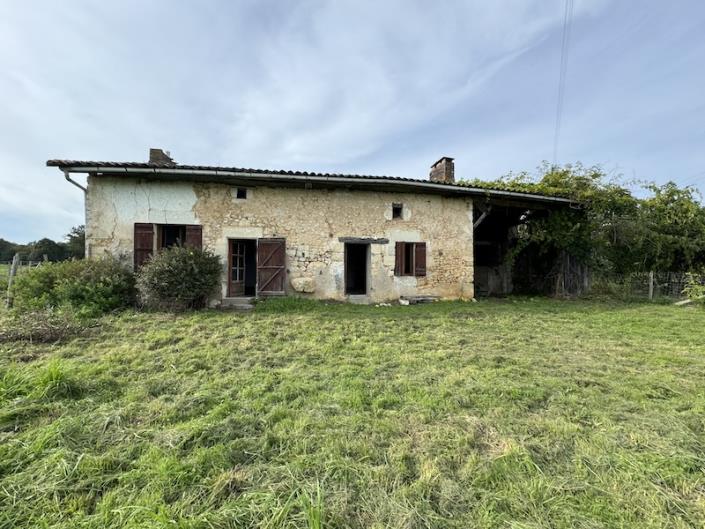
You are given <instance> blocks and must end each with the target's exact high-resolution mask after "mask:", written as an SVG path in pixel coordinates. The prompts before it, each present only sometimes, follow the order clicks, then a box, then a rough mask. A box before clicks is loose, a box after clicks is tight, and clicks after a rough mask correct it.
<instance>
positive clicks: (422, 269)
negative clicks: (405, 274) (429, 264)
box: [414, 242, 426, 276]
mask: <svg viewBox="0 0 705 529" xmlns="http://www.w3.org/2000/svg"><path fill="white" fill-rule="evenodd" d="M414 275H415V276H425V275H426V243H425V242H417V243H416V244H415V245H414Z"/></svg>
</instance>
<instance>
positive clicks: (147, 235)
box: [134, 222, 154, 270]
mask: <svg viewBox="0 0 705 529" xmlns="http://www.w3.org/2000/svg"><path fill="white" fill-rule="evenodd" d="M134 238H135V255H134V259H135V270H137V269H138V268H139V267H140V266H142V264H143V263H144V262H145V261H146V260H147V259H149V257H150V256H151V255H152V252H153V251H154V224H144V223H140V222H135V237H134Z"/></svg>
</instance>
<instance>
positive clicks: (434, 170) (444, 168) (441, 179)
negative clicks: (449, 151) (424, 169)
mask: <svg viewBox="0 0 705 529" xmlns="http://www.w3.org/2000/svg"><path fill="white" fill-rule="evenodd" d="M430 177H431V182H437V183H439V184H454V183H455V164H454V163H453V158H448V157H447V156H444V157H443V158H441V159H440V160H438V161H437V162H436V163H434V164H433V165H432V166H431V174H430Z"/></svg>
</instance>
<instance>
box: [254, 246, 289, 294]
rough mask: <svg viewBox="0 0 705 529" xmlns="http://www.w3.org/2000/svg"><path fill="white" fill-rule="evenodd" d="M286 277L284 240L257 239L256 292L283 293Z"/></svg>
mask: <svg viewBox="0 0 705 529" xmlns="http://www.w3.org/2000/svg"><path fill="white" fill-rule="evenodd" d="M285 279H286V240H285V239H258V240H257V293H258V294H262V295H265V296H267V295H269V296H271V295H281V294H284V281H285Z"/></svg>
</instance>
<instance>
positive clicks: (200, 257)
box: [137, 246, 222, 311]
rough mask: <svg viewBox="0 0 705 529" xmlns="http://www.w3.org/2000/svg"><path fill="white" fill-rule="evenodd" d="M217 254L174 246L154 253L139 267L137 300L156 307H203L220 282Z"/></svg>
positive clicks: (179, 308) (159, 308)
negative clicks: (138, 298) (138, 297)
mask: <svg viewBox="0 0 705 529" xmlns="http://www.w3.org/2000/svg"><path fill="white" fill-rule="evenodd" d="M221 272H222V269H221V265H220V258H219V257H218V256H217V255H214V254H213V253H211V252H209V251H207V250H199V249H196V248H185V247H181V246H174V247H172V248H168V249H166V250H163V251H161V252H159V253H157V254H156V255H155V256H153V257H152V258H151V259H150V260H149V261H147V263H145V264H144V265H143V266H142V268H141V269H140V271H139V273H138V275H137V289H138V291H139V296H140V301H141V302H142V304H143V305H144V306H146V307H148V308H151V309H156V310H169V311H181V310H187V309H195V308H202V307H204V306H205V305H206V303H207V301H208V298H209V297H210V296H211V295H212V294H213V293H214V292H215V291H216V289H217V288H218V285H220V275H221Z"/></svg>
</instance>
